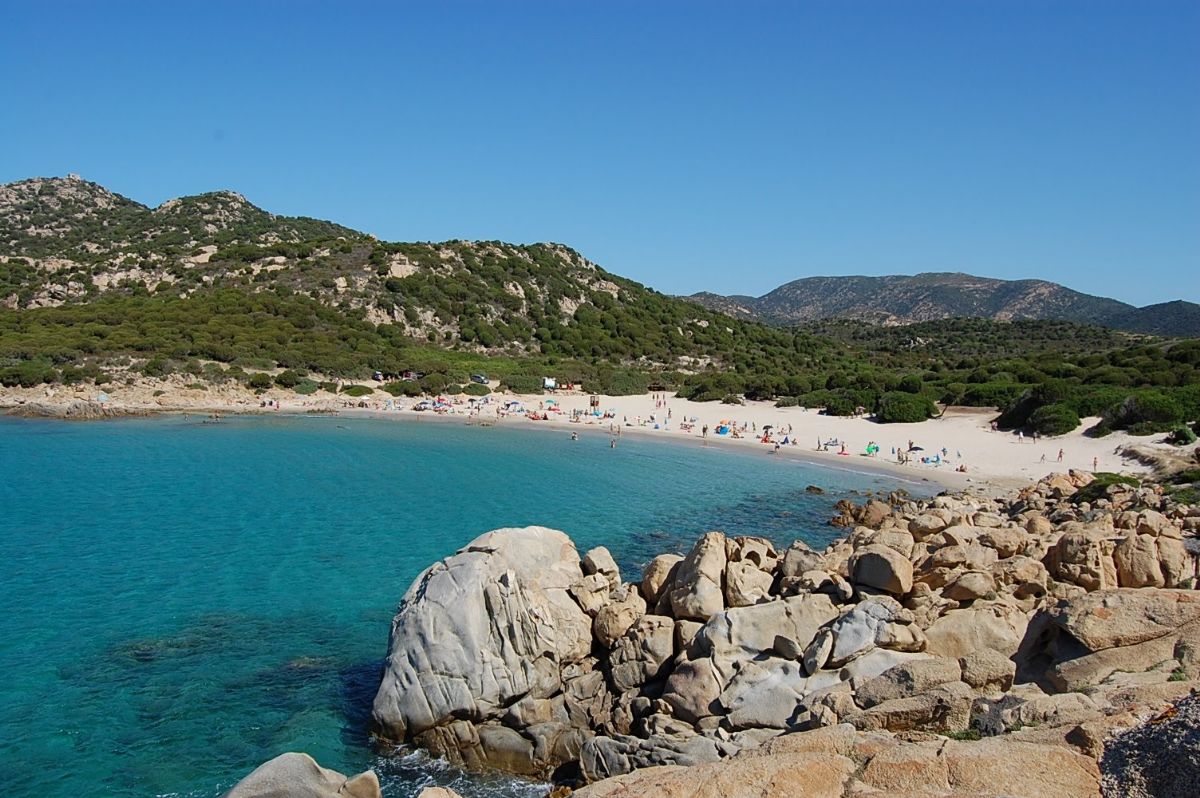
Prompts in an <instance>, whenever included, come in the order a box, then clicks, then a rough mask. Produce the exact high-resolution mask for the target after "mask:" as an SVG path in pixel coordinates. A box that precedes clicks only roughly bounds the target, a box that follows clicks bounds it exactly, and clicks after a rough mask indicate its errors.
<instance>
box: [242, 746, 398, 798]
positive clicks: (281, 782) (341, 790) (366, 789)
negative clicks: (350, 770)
mask: <svg viewBox="0 0 1200 798" xmlns="http://www.w3.org/2000/svg"><path fill="white" fill-rule="evenodd" d="M225 798H382V793H380V791H379V779H378V778H377V777H376V776H375V771H373V770H368V771H366V772H364V773H360V774H358V775H357V776H355V777H353V778H349V779H348V778H346V777H345V776H343V775H342V774H341V773H338V772H337V771H334V770H328V769H326V768H323V767H321V766H320V765H318V764H317V763H316V761H315V760H314V759H313V758H312V757H311V756H309V755H308V754H297V753H290V754H281V755H279V756H277V757H275V758H274V759H272V760H271V761H269V762H266V763H264V764H262V765H259V766H258V768H256V769H255V770H254V772H253V773H251V774H250V775H249V776H247V777H246V778H244V779H242V780H241V781H239V782H238V783H237V784H235V785H234V787H233V789H232V790H230V791H229V792H227V793H225Z"/></svg>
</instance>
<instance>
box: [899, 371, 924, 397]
mask: <svg viewBox="0 0 1200 798" xmlns="http://www.w3.org/2000/svg"><path fill="white" fill-rule="evenodd" d="M897 387H898V388H899V390H901V391H903V392H904V393H920V392H921V387H922V385H921V378H920V377H918V376H917V375H916V374H909V375H908V376H907V377H904V378H903V379H901V380H900V384H899V385H898V386H897Z"/></svg>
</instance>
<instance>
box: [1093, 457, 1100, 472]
mask: <svg viewBox="0 0 1200 798" xmlns="http://www.w3.org/2000/svg"><path fill="white" fill-rule="evenodd" d="M1099 470H1100V458H1099V457H1093V458H1092V473H1093V474H1094V473H1096V472H1097V471H1099Z"/></svg>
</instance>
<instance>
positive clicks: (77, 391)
mask: <svg viewBox="0 0 1200 798" xmlns="http://www.w3.org/2000/svg"><path fill="white" fill-rule="evenodd" d="M97 398H102V399H103V400H104V403H105V404H106V405H107V406H109V407H112V408H116V409H120V410H124V411H129V412H194V413H212V412H217V413H227V414H233V413H276V412H279V413H324V412H337V413H340V414H344V415H369V416H372V417H383V418H397V419H403V418H408V419H413V418H429V417H438V414H435V413H434V412H432V411H423V412H418V411H414V410H412V407H413V405H415V404H416V403H417V401H419V400H415V399H407V398H402V399H394V398H393V397H391V396H389V395H388V394H386V393H384V392H382V391H376V392H375V393H374V394H372V395H371V396H367V397H363V398H357V399H356V398H351V397H347V396H345V395H335V394H331V393H327V392H318V393H315V394H312V395H310V396H301V395H298V394H295V393H293V392H291V391H286V390H279V389H273V390H270V391H267V392H265V393H264V394H262V395H257V394H255V393H253V392H251V391H249V390H247V389H245V388H243V387H241V386H237V385H224V386H215V387H205V388H196V387H192V388H189V387H187V383H185V382H184V378H182V377H180V376H173V377H169V378H167V379H165V380H151V379H146V378H139V379H136V380H134V382H133V384H131V385H124V384H122V385H117V386H111V387H109V386H106V387H105V388H104V389H103V390H100V389H97V388H95V387H93V386H75V387H62V386H58V387H49V386H40V387H38V388H29V389H20V388H5V389H0V409H3V408H9V409H12V408H15V407H19V406H20V405H28V404H42V405H46V406H51V407H64V406H67V405H69V404H71V403H72V402H78V401H96V400H97ZM447 398H448V399H449V400H451V402H453V403H458V402H461V404H452V405H451V407H452V411H451V412H449V413H446V414H445V415H444V416H441V417H442V418H444V419H446V420H448V421H455V420H457V421H458V422H459V423H468V422H469V421H475V422H476V423H478V422H479V421H483V422H485V423H496V424H503V425H504V426H505V427H511V428H522V427H541V428H545V427H551V428H553V427H559V426H561V427H562V428H563V430H564V434H569V432H570V431H574V432H577V433H579V434H580V436H584V435H589V436H590V435H603V436H607V437H614V435H613V432H612V429H613V425H614V424H615V425H616V426H617V428H619V430H620V432H621V434H622V436H623V435H628V434H636V435H644V436H646V437H649V438H657V439H660V440H670V441H676V442H691V443H693V444H694V445H707V446H735V447H740V448H742V449H744V450H753V451H760V452H762V453H763V455H764V456H767V455H783V456H785V457H799V458H802V459H804V460H807V461H810V462H815V463H819V464H823V465H827V466H829V467H832V468H845V469H851V470H856V471H874V472H883V473H891V474H895V475H897V476H899V477H902V478H904V479H908V480H926V479H927V480H930V481H932V482H935V483H937V484H939V485H941V486H943V487H946V488H949V489H961V488H965V487H969V486H973V487H975V488H976V489H979V488H985V487H986V488H991V489H996V490H1007V489H1011V488H1014V487H1018V486H1021V485H1026V484H1028V483H1030V482H1032V481H1035V480H1037V479H1040V478H1041V477H1043V476H1045V475H1046V474H1049V473H1054V472H1063V471H1066V470H1068V469H1072V468H1074V469H1081V470H1087V471H1090V470H1093V465H1095V467H1096V469H1097V470H1100V471H1124V472H1138V471H1144V470H1145V467H1144V466H1142V465H1140V464H1139V463H1137V462H1135V461H1133V460H1130V459H1127V458H1124V457H1122V456H1121V455H1120V454H1119V453H1118V452H1119V450H1120V449H1121V447H1123V446H1126V445H1129V444H1138V445H1140V446H1156V444H1152V443H1151V439H1149V438H1138V437H1132V436H1129V435H1126V434H1124V433H1113V434H1111V435H1108V436H1106V437H1103V438H1089V437H1086V436H1085V435H1084V434H1083V431H1084V430H1085V429H1087V428H1088V427H1089V426H1091V425H1092V424H1093V423H1094V422H1095V419H1088V420H1085V422H1084V424H1083V426H1081V427H1080V428H1079V429H1078V430H1076V431H1075V432H1072V433H1070V434H1068V435H1062V436H1059V437H1054V438H1043V439H1042V440H1040V441H1036V442H1035V441H1033V440H1031V439H1030V438H1028V437H1024V438H1022V437H1020V436H1018V435H1017V434H1014V433H1008V432H999V431H995V430H993V429H991V425H990V422H991V420H992V419H993V418H995V415H996V412H995V411H994V410H987V409H981V408H949V409H948V410H947V411H946V412H945V414H944V415H943V416H942V417H941V418H936V419H931V420H929V421H924V422H921V423H918V424H877V423H875V422H873V421H871V420H870V419H868V418H839V417H836V416H825V415H821V414H820V413H819V412H817V411H816V410H814V409H807V410H806V409H803V408H799V407H790V408H778V407H775V405H774V403H773V402H747V403H746V404H744V405H725V404H721V403H717V402H692V401H688V400H684V399H679V398H676V397H675V396H674V395H673V394H669V393H668V394H644V395H640V396H599V397H597V399H598V403H599V405H598V406H599V410H600V412H601V413H602V414H603V413H606V412H611V413H612V414H614V417H613V418H609V419H603V420H602V419H599V418H596V417H595V416H592V415H583V416H581V420H580V421H578V422H573V421H571V418H572V415H573V412H574V411H580V412H581V413H590V410H591V407H590V399H591V395H590V394H587V393H581V392H578V391H560V392H557V393H555V394H553V395H550V394H547V395H543V396H516V395H513V394H507V393H503V394H493V395H492V396H490V397H488V398H489V400H490V401H489V403H488V404H487V405H486V406H484V407H483V408H482V409H480V410H479V411H477V413H475V414H474V415H472V416H469V415H468V406H467V404H466V402H467V398H468V397H465V396H456V397H447ZM511 401H518V402H520V403H522V405H523V406H524V407H525V409H527V410H530V411H538V410H539V409H541V410H546V411H547V412H546V413H545V415H546V416H547V420H546V421H540V420H539V421H532V420H529V419H528V418H526V416H525V415H524V414H523V413H511V412H510V413H507V414H503V413H502V412H501V411H500V408H501V406H502V403H504V402H511ZM267 402H278V409H275V408H274V407H264V406H263V405H264V404H265V403H267ZM554 407H557V408H558V410H557V411H555V410H550V409H549V408H554ZM723 423H731V424H732V425H734V426H736V427H737V428H738V429H739V430H742V429H743V428H744V430H745V431H744V432H740V433H739V434H740V437H734V436H733V435H732V434H727V435H719V434H717V433H716V429H717V428H718V427H719V426H721V425H722V424H723ZM688 425H690V429H689V428H688ZM765 425H771V426H772V428H773V433H772V435H773V437H772V440H773V441H779V442H782V440H783V438H784V436H785V434H786V436H787V439H788V441H789V442H788V444H787V445H781V446H780V448H779V450H778V452H777V451H776V448H775V446H774V443H762V442H761V438H762V434H763V428H764V426H765ZM704 426H708V428H709V433H708V436H707V438H703V437H702V434H701V430H702V428H703V427H704ZM789 428H790V432H788V429H789ZM830 440H837V441H838V444H837V445H834V446H831V447H829V448H828V450H826V449H824V448H820V449H818V446H817V444H818V442H821V443H824V442H826V441H830ZM619 441H620V439H619V438H618V443H617V445H618V446H619V445H620V442H619ZM792 441H795V443H794V444H793V443H792ZM910 441H911V442H912V443H913V445H915V446H918V447H921V451H913V452H911V453H910V454H909V462H908V463H907V464H906V465H901V464H899V463H898V462H897V459H898V458H897V453H899V452H904V451H906V450H908V448H909V442H910ZM871 442H874V443H876V444H877V445H878V446H879V451H878V454H877V455H875V456H865V455H864V452H865V451H866V449H867V446H868V444H869V443H871ZM842 443H844V444H845V450H846V452H847V453H846V454H845V455H841V454H839V452H840V451H841V449H842V446H841V444H842ZM1060 449H1061V450H1063V459H1062V461H1061V462H1059V461H1058V453H1059V450H1060ZM943 450H944V452H945V453H944V454H943ZM935 455H936V456H941V457H940V459H941V462H938V463H923V462H921V458H922V457H930V458H932V457H934V456H935ZM1043 457H1044V458H1045V460H1044V462H1043V459H1042V458H1043ZM959 465H963V466H965V467H966V472H965V473H960V472H958V471H956V470H955V469H956V468H957V467H958V466H959Z"/></svg>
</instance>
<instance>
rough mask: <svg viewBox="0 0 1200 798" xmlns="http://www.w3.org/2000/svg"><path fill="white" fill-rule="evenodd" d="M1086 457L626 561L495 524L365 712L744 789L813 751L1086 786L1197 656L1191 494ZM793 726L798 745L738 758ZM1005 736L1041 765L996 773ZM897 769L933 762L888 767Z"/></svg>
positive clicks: (550, 754)
mask: <svg viewBox="0 0 1200 798" xmlns="http://www.w3.org/2000/svg"><path fill="white" fill-rule="evenodd" d="M1089 481H1090V476H1088V475H1083V474H1064V475H1056V476H1054V477H1051V478H1048V479H1047V480H1043V481H1042V482H1041V483H1038V484H1037V485H1034V486H1032V487H1030V488H1028V489H1026V490H1024V491H1021V492H1020V493H1019V494H1018V495H1016V496H1014V497H1010V498H1007V499H988V498H982V497H975V496H970V495H956V496H951V495H942V496H938V497H935V498H933V499H930V500H926V501H920V502H917V501H911V500H909V499H908V498H907V497H904V496H899V495H896V496H892V497H890V499H889V501H888V502H880V501H875V502H872V503H870V504H868V505H867V506H866V507H864V508H855V507H853V506H850V505H845V504H839V511H840V512H841V515H840V516H839V518H841V519H842V520H843V522H845V523H848V524H849V529H848V534H847V535H846V537H845V538H844V539H842V540H839V541H837V542H835V543H833V544H831V545H830V546H829V547H827V548H826V549H825V550H824V551H822V552H817V551H813V550H812V549H811V548H809V547H808V546H807V545H805V544H804V543H802V542H800V541H797V542H795V543H794V544H793V545H791V546H789V547H788V548H787V549H782V550H781V549H776V547H775V546H774V545H773V544H772V543H771V542H770V541H767V540H765V539H761V538H754V537H737V538H730V537H727V536H725V535H723V534H722V533H720V532H710V533H707V534H706V535H704V536H702V537H701V538H700V539H699V540H698V541H697V542H696V544H695V545H694V546H693V547H692V549H691V550H690V551H689V552H688V553H687V554H686V555H685V556H682V557H680V556H678V555H660V556H659V557H656V558H654V559H652V560H651V561H650V562H649V563H648V564H647V565H646V566H645V568H644V569H643V570H642V574H641V577H642V578H641V581H640V582H637V583H631V582H623V581H622V579H621V572H620V569H619V568H618V567H617V564H616V562H615V561H614V560H613V557H612V555H611V554H610V553H609V552H608V551H607V550H604V549H594V550H592V551H591V552H588V553H586V554H585V555H584V557H582V558H580V557H579V555H578V554H577V553H576V550H575V548H574V546H573V545H572V544H571V542H570V540H569V539H568V538H567V537H566V536H565V535H564V534H562V533H561V532H555V531H553V530H548V529H542V528H528V529H516V530H499V531H497V532H492V533H488V534H487V535H484V536H482V537H480V538H479V539H477V540H476V541H474V542H472V543H471V544H470V545H469V546H467V547H466V548H464V549H463V550H462V551H460V552H458V553H457V554H455V555H453V556H451V557H449V558H447V559H446V560H444V561H443V562H441V563H438V564H437V565H435V566H433V567H432V568H430V569H429V570H427V571H426V572H425V573H423V574H422V575H421V576H420V577H419V578H418V579H417V580H416V582H415V583H414V585H413V586H412V588H410V589H409V591H408V593H407V594H406V595H405V597H404V599H403V600H402V602H401V604H400V608H399V611H398V613H397V615H396V618H395V620H394V622H393V627H392V639H391V644H390V651H389V658H388V666H387V671H386V674H385V677H384V680H383V684H382V686H381V687H380V691H379V694H378V696H377V697H376V701H375V708H374V711H375V721H376V727H377V730H378V732H379V733H380V734H381V735H382V736H384V737H387V738H389V739H391V740H396V741H401V742H406V743H411V744H415V745H419V746H423V747H425V748H427V749H429V750H430V751H431V752H433V753H435V754H437V755H441V756H445V757H447V758H449V759H451V760H453V761H455V762H458V763H461V764H464V765H467V766H469V767H485V766H487V767H500V768H502V769H505V770H508V771H511V772H515V773H521V774H529V775H534V776H538V777H543V778H545V777H555V778H559V779H565V780H568V781H570V780H573V779H578V780H581V781H584V782H597V781H601V780H603V782H602V784H603V785H607V786H605V787H603V789H614V790H616V789H620V790H624V789H629V790H634V789H638V790H644V789H647V785H649V784H651V783H654V784H657V783H658V782H647V781H643V780H642V779H641V778H640V772H641V771H645V772H647V773H658V774H660V775H661V776H662V777H663V781H662V784H664V785H666V784H669V783H673V781H674V780H675V779H676V778H677V775H678V774H679V773H690V775H686V776H684V775H678V778H679V779H681V780H683V779H692V784H693V786H696V785H701V786H700V787H699V789H701V792H700V793H687V794H707V793H705V792H704V790H709V789H712V790H717V791H718V792H719V791H720V790H733V789H734V788H733V787H732V786H730V785H731V784H732V782H730V784H727V783H726V779H727V777H726V776H724V775H722V776H720V777H718V776H716V775H713V776H712V777H711V779H710V778H708V777H702V776H700V775H698V774H702V773H708V772H709V771H707V770H705V768H708V767H709V766H710V765H716V764H718V763H719V764H720V766H721V767H720V768H714V769H713V771H712V773H714V774H715V773H717V772H718V770H720V772H721V773H726V772H728V773H739V774H741V775H740V776H738V778H739V779H741V782H739V783H742V784H744V785H758V787H755V786H745V787H744V790H746V791H748V792H747V794H758V793H755V792H754V790H755V789H758V788H759V787H762V788H765V787H766V786H768V785H771V784H782V783H784V782H783V781H772V780H773V779H775V780H778V779H785V780H786V779H794V778H810V777H811V778H812V779H813V780H814V781H813V784H817V783H818V782H820V783H821V784H824V785H826V786H827V787H828V790H829V791H830V792H829V794H831V795H842V794H843V793H845V791H847V790H856V789H857V790H868V789H872V790H900V791H909V792H906V793H905V794H910V793H911V794H918V793H919V792H920V791H921V790H935V791H936V792H954V791H958V792H959V793H971V792H973V791H988V790H992V789H993V788H995V789H1000V788H999V787H995V786H994V785H996V784H1000V785H1003V784H1016V782H1013V781H1012V778H1025V779H1026V781H1025V782H1023V784H1024V785H1025V787H1022V790H1025V791H1020V790H1017V789H1016V787H1014V788H1013V789H1014V793H1013V794H1021V795H1026V794H1029V795H1041V794H1051V793H1052V792H1053V790H1060V791H1062V790H1066V792H1063V793H1062V794H1081V795H1083V794H1090V795H1094V794H1096V793H1097V790H1098V786H1097V785H1098V776H1097V771H1096V770H1095V767H1094V765H1095V757H1096V756H1097V755H1098V753H1099V751H1100V749H1101V748H1102V746H1103V740H1104V739H1105V737H1106V736H1107V735H1108V734H1109V733H1110V732H1111V731H1112V730H1113V729H1114V728H1122V727H1125V726H1129V725H1133V724H1135V723H1136V722H1137V719H1138V718H1139V717H1140V716H1141V715H1144V714H1145V713H1146V712H1148V711H1151V710H1154V711H1157V710H1158V709H1160V708H1161V707H1162V706H1163V705H1164V702H1169V701H1173V700H1178V699H1179V698H1180V697H1181V695H1183V694H1186V691H1187V689H1188V688H1189V687H1190V686H1192V685H1193V684H1194V683H1195V682H1194V681H1193V680H1196V679H1197V678H1198V677H1200V599H1198V598H1197V597H1198V596H1200V593H1197V592H1195V591H1193V590H1188V589H1177V588H1168V587H1166V586H1167V585H1173V584H1186V585H1188V586H1189V587H1190V586H1192V585H1194V584H1195V581H1194V580H1195V575H1196V566H1197V561H1196V555H1195V554H1193V553H1191V552H1197V551H1200V546H1198V545H1197V541H1196V539H1195V537H1194V536H1195V534H1196V532H1197V530H1198V529H1200V522H1193V520H1194V519H1200V511H1194V510H1193V508H1190V507H1183V506H1178V505H1175V504H1172V503H1171V502H1170V501H1169V500H1166V499H1164V498H1163V496H1162V494H1161V492H1159V491H1157V490H1155V489H1154V488H1152V487H1146V488H1132V487H1129V486H1124V485H1122V486H1112V487H1110V488H1107V489H1106V491H1105V492H1103V493H1102V494H1097V493H1096V492H1095V491H1083V490H1081V489H1082V488H1083V487H1084V486H1086V485H1087V484H1088V482H1089ZM1096 495H1100V498H1095V496H1096ZM1081 496H1092V497H1093V498H1092V499H1091V501H1090V502H1085V501H1082V500H1081V499H1080V497H1081ZM1193 513H1194V514H1193ZM846 519H849V520H848V521H846ZM1176 544H1178V545H1176ZM1151 560H1153V562H1151ZM1160 577H1161V578H1160ZM1181 691H1182V692H1181ZM830 729H842V730H843V731H842V732H839V734H841V735H842V737H845V740H843V742H844V743H845V744H844V745H843V744H841V743H839V744H838V745H839V747H838V748H837V750H836V752H829V751H826V752H820V753H822V754H823V756H824V758H823V759H821V760H820V761H815V760H812V759H811V755H812V754H814V753H817V752H813V751H808V750H804V751H801V750H800V748H801V747H802V746H804V745H807V743H801V742H797V741H798V740H800V739H808V738H810V736H811V740H813V741H816V740H827V741H828V740H834V739H842V737H837V735H834V736H833V737H830V736H829V735H830V734H832V733H831V732H829V730H830ZM944 735H952V736H978V735H982V736H983V737H984V739H983V740H981V741H978V742H968V741H962V742H959V741H952V740H947V739H946V738H945V736H944ZM993 738H995V739H993ZM785 741H786V744H785ZM1001 742H1002V743H1003V745H1001ZM789 746H792V747H791V748H789ZM856 746H857V748H856ZM972 746H973V747H972ZM784 749H787V750H788V751H790V754H789V755H790V756H792V759H791V760H789V761H788V762H784V761H783V760H782V759H780V760H779V761H778V762H774V763H766V762H754V763H750V762H749V759H750V758H751V757H752V755H753V754H754V753H755V752H775V753H779V752H780V751H783V750H784ZM801 753H803V754H804V756H800V754H801ZM1005 753H1007V754H1010V755H1011V756H1013V757H1014V758H1016V759H1017V760H1021V758H1022V757H1024V758H1025V760H1027V761H1028V762H1029V764H1030V767H1036V768H1039V769H1040V770H1039V771H1038V773H1037V774H1027V775H1026V776H1024V777H1011V776H1005V775H999V774H995V773H992V772H991V770H993V769H999V768H1000V767H1001V766H1000V764H999V763H1000V762H1001V761H1002V755H1004V754H1005ZM772 756H774V754H772ZM831 756H832V757H842V758H844V759H845V760H846V761H845V762H842V761H840V760H837V759H831V758H830V757H831ZM1080 757H1082V758H1080ZM743 762H744V763H743ZM789 762H790V764H789ZM739 763H742V764H739ZM847 763H849V765H848V766H847V767H848V769H847V767H843V766H844V765H847ZM887 763H891V765H888V768H891V769H890V770H889V769H888V768H885V765H886V764H887ZM1087 763H1090V767H1089V766H1088V764H1087ZM679 766H689V767H692V768H693V770H692V771H678V770H674V769H672V768H678V767H679ZM727 767H728V768H732V769H731V770H726V769H725V768H727ZM908 771H911V773H913V774H919V778H920V779H928V781H926V782H920V781H912V782H904V781H903V779H901V780H900V781H894V779H895V778H897V777H896V776H895V774H896V773H902V772H908ZM1043 771H1044V772H1043ZM631 773H632V774H633V775H632V776H630V775H629V774H631ZM980 773H982V774H987V777H988V779H992V780H994V781H986V780H980V779H979V778H977V775H978V774H980ZM855 774H857V775H855ZM656 778H657V777H656ZM728 778H733V777H728ZM913 778H918V776H914V777H913ZM697 779H699V781H697ZM889 779H893V781H889ZM683 783H684V781H680V784H683ZM712 785H720V786H719V787H718V786H712ZM929 785H933V786H929ZM1026 787H1027V788H1028V789H1025V788H1026ZM589 789H592V790H593V792H591V793H589V794H594V795H602V794H609V793H605V792H602V791H600V790H601V786H597V787H594V788H589ZM663 789H664V790H667V792H657V793H652V794H664V795H665V794H673V793H672V792H670V790H672V789H675V788H674V787H670V788H668V787H663ZM738 789H739V790H740V789H743V788H742V787H739V788H738ZM814 789H815V787H814ZM822 789H824V787H823V788H822ZM1005 789H1007V788H1005ZM679 790H685V788H684V787H679ZM613 794H626V793H620V792H618V793H613ZM714 794H717V793H714ZM721 794H725V793H721ZM728 794H741V793H739V792H737V791H733V792H729V793H728ZM814 794H815V793H814Z"/></svg>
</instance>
